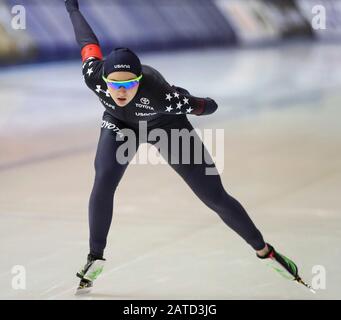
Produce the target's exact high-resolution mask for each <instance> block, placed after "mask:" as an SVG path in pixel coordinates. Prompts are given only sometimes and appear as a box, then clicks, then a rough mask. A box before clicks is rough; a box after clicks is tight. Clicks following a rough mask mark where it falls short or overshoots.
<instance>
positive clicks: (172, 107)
mask: <svg viewBox="0 0 341 320" xmlns="http://www.w3.org/2000/svg"><path fill="white" fill-rule="evenodd" d="M155 92H157V95H158V97H157V100H158V101H159V104H158V108H159V110H157V111H158V112H160V113H164V114H173V115H174V114H195V115H198V116H201V115H208V114H211V113H213V112H215V111H216V110H217V108H218V105H217V103H216V102H215V101H214V100H213V99H211V98H200V97H195V96H193V95H191V94H190V93H189V92H188V91H187V90H186V89H183V88H181V87H176V86H171V85H170V84H169V83H168V82H167V81H166V80H165V79H163V78H162V79H161V81H160V78H159V79H158V81H156V83H155Z"/></svg>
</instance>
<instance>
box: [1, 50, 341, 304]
mask: <svg viewBox="0 0 341 320" xmlns="http://www.w3.org/2000/svg"><path fill="white" fill-rule="evenodd" d="M141 59H142V62H143V63H145V64H150V65H152V66H154V67H156V68H157V69H159V71H160V72H161V73H162V74H163V75H164V76H165V77H166V79H167V80H168V81H169V82H170V83H171V84H175V85H178V86H183V87H185V88H187V89H188V90H189V91H190V92H191V93H192V94H194V95H197V96H204V97H206V96H209V97H212V98H214V99H215V100H216V101H217V102H218V104H219V109H218V111H217V112H216V113H215V114H213V115H210V116H206V117H196V116H191V117H190V119H191V120H192V123H193V125H194V126H195V127H197V128H223V129H224V130H225V131H224V137H225V140H224V148H225V158H224V171H223V173H222V179H223V183H224V186H225V188H226V190H227V191H228V192H229V193H230V194H231V195H233V196H234V197H235V198H237V199H238V200H239V201H240V202H241V203H242V204H243V205H244V207H245V208H246V209H247V211H248V212H249V214H250V216H251V217H252V219H253V221H254V222H255V223H256V225H257V227H258V228H259V229H260V230H261V231H262V233H263V235H264V237H265V239H266V241H268V242H270V243H271V244H273V245H274V246H275V248H277V249H278V250H279V251H280V252H282V253H284V254H286V255H287V256H289V257H291V258H292V259H293V260H294V261H295V262H296V263H297V264H298V267H299V270H300V274H301V275H302V277H303V278H304V279H305V280H306V281H307V282H309V283H311V282H314V281H315V283H316V278H314V277H315V276H317V275H320V276H321V275H322V276H323V274H321V273H319V274H313V272H312V271H313V267H314V266H322V267H323V268H324V270H325V271H326V274H325V280H326V282H325V283H326V288H325V289H319V290H317V294H316V295H313V294H312V293H310V292H309V291H308V290H306V289H305V288H304V287H303V286H299V285H298V284H296V283H293V282H290V281H288V280H285V279H282V278H281V277H280V276H279V275H277V274H276V273H274V272H273V271H272V270H270V269H268V268H267V267H265V266H264V265H263V264H262V263H261V262H260V261H259V260H258V259H257V258H256V257H255V254H254V252H253V250H252V249H251V247H249V246H248V245H247V244H246V243H245V242H244V241H243V239H241V238H240V237H239V236H237V235H236V234H235V233H234V232H232V231H231V230H230V229H229V228H227V227H226V226H225V225H224V223H223V222H222V221H221V220H220V219H219V217H218V216H217V215H216V214H215V213H214V212H213V211H211V210H210V209H208V208H207V207H206V206H205V205H204V204H202V203H201V202H200V200H198V199H197V198H196V197H195V195H193V194H192V192H191V191H190V189H189V188H188V187H187V186H186V185H185V183H184V182H183V181H182V180H181V178H180V177H179V176H177V175H176V173H175V172H174V171H172V169H170V167H168V166H167V165H157V166H155V165H151V164H149V165H131V166H130V167H129V168H128V170H127V171H126V174H125V176H124V177H123V179H122V181H121V184H120V185H119V188H118V190H117V192H116V195H115V208H114V218H113V223H112V226H111V230H110V234H109V239H108V245H107V249H106V252H105V257H106V259H107V264H106V266H105V270H104V273H103V275H102V276H101V277H100V278H99V279H98V280H97V281H96V283H95V288H94V289H93V292H92V293H91V294H89V295H87V296H84V297H75V296H74V291H75V288H76V287H77V284H78V279H77V278H76V277H75V273H76V272H77V271H78V269H79V268H80V267H81V266H82V265H83V264H84V263H85V258H86V255H87V253H88V225H87V206H88V198H89V194H90V191H91V188H92V182H93V178H94V169H93V159H94V155H95V148H96V142H97V139H98V134H99V127H100V124H101V115H102V111H103V108H102V106H101V105H100V103H99V102H98V100H97V98H96V97H95V96H94V95H93V94H92V93H91V92H90V91H89V90H88V89H87V88H86V86H85V84H83V82H82V77H81V67H80V62H62V63H54V64H45V65H38V66H21V67H13V68H7V69H3V70H0V299H340V298H341V289H340V288H341V275H340V264H341V250H340V245H341V228H340V227H341V217H340V210H341V202H340V198H341V107H340V105H341V69H340V61H341V46H335V45H310V44H295V45H287V46H283V47H278V48H268V49H264V48H263V49H249V50H238V49H233V50H226V49H222V50H214V51H212V50H209V51H201V52H198V51H196V52H192V51H187V52H177V53H171V54H168V55H158V54H145V55H142V56H141ZM141 190H143V192H141ZM170 195H172V197H175V198H176V201H174V200H171V197H170ZM16 265H20V266H23V267H24V268H25V270H26V289H24V290H23V289H17V290H15V289H13V287H12V282H13V278H14V280H15V279H16V278H15V276H16V274H14V273H12V271H14V269H13V267H14V266H16ZM314 279H315V280H314ZM320 284H321V283H320Z"/></svg>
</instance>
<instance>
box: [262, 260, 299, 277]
mask: <svg viewBox="0 0 341 320" xmlns="http://www.w3.org/2000/svg"><path fill="white" fill-rule="evenodd" d="M268 266H269V267H271V268H272V269H274V270H275V271H277V272H278V273H279V274H280V275H281V276H282V277H283V278H285V279H289V280H294V279H295V278H294V276H293V275H292V274H291V273H289V272H288V270H286V269H280V268H278V267H276V266H275V265H274V264H273V263H268Z"/></svg>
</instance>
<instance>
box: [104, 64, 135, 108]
mask: <svg viewBox="0 0 341 320" xmlns="http://www.w3.org/2000/svg"><path fill="white" fill-rule="evenodd" d="M136 77H137V76H136V74H134V73H131V72H127V71H116V72H112V73H110V74H109V75H108V77H107V79H108V80H111V81H127V80H131V79H136ZM139 85H140V84H139V83H137V84H136V85H135V86H134V87H132V88H130V89H126V88H124V87H120V88H119V89H114V88H112V87H110V86H109V85H108V90H109V93H110V95H111V98H112V99H113V100H114V101H115V103H116V104H117V105H118V106H119V107H125V106H126V105H127V104H128V103H129V102H130V101H131V100H133V98H134V97H135V95H136V93H137V90H138V88H139Z"/></svg>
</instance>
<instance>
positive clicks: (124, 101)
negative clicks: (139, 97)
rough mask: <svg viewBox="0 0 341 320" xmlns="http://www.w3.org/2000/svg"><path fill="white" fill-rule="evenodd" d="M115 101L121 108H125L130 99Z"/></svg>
mask: <svg viewBox="0 0 341 320" xmlns="http://www.w3.org/2000/svg"><path fill="white" fill-rule="evenodd" d="M114 101H115V103H116V104H117V105H118V106H119V107H125V106H126V105H127V104H128V103H129V100H128V98H115V99H114Z"/></svg>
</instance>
